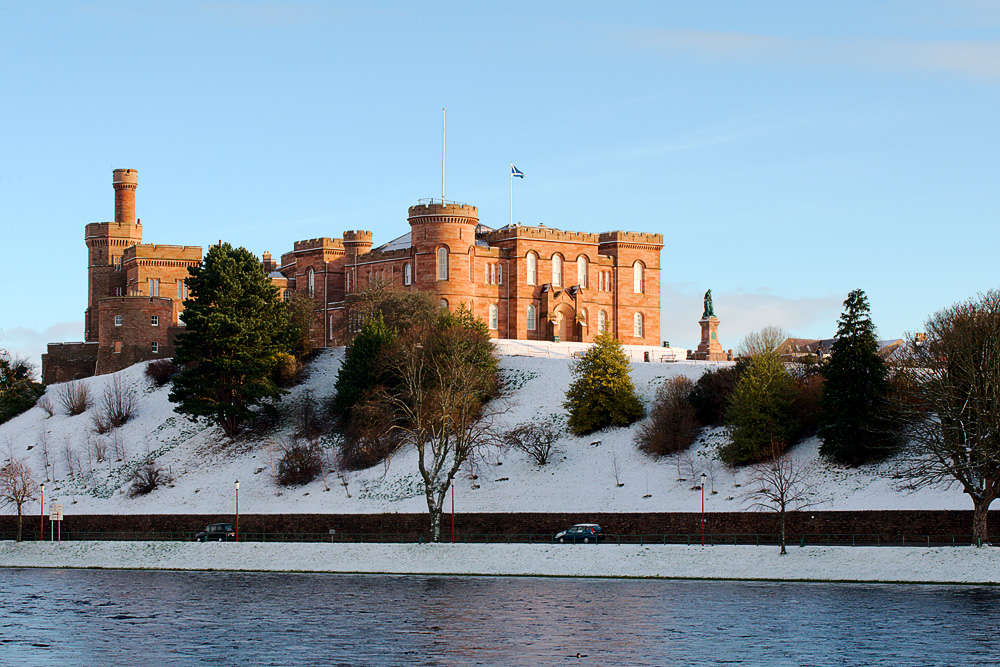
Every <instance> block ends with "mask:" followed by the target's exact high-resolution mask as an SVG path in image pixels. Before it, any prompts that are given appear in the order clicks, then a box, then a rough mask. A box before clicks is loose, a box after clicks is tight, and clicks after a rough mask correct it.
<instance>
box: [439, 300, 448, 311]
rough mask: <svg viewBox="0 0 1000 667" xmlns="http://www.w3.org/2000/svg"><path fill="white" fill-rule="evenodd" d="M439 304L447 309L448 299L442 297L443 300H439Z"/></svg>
mask: <svg viewBox="0 0 1000 667" xmlns="http://www.w3.org/2000/svg"><path fill="white" fill-rule="evenodd" d="M438 305H439V306H441V307H442V308H444V309H445V310H447V309H448V299H441V301H439V302H438Z"/></svg>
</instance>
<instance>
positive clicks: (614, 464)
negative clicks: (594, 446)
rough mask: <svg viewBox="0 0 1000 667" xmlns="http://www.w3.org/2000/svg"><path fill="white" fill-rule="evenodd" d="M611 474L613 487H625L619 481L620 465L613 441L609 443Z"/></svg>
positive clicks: (623, 483)
mask: <svg viewBox="0 0 1000 667" xmlns="http://www.w3.org/2000/svg"><path fill="white" fill-rule="evenodd" d="M611 472H612V473H614V476H615V486H617V487H619V488H621V487H623V486H625V482H623V481H622V480H621V473H622V470H621V463H620V462H619V460H618V448H617V447H615V443H614V440H612V441H611Z"/></svg>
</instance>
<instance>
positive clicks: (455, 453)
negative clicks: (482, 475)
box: [379, 308, 502, 541]
mask: <svg viewBox="0 0 1000 667" xmlns="http://www.w3.org/2000/svg"><path fill="white" fill-rule="evenodd" d="M496 363H497V361H496V356H495V351H494V348H493V344H492V342H491V341H490V338H489V333H488V331H487V330H486V327H485V325H484V324H483V323H482V322H481V321H480V320H477V319H476V318H475V317H474V316H473V315H472V314H471V313H470V312H469V311H468V310H466V309H465V308H460V309H459V310H458V312H457V313H454V314H452V313H445V314H442V315H441V316H440V317H439V318H438V321H437V322H436V323H433V324H431V325H429V326H419V325H418V326H414V327H411V328H410V329H409V330H404V331H403V333H401V335H400V337H399V339H398V340H397V344H396V345H395V346H394V349H393V351H392V353H391V356H390V361H389V364H390V368H391V370H392V372H393V374H394V375H395V377H396V378H397V380H398V385H397V386H396V387H395V388H394V389H392V390H388V389H385V388H383V389H381V390H380V391H379V395H380V396H381V397H382V400H383V401H385V402H386V403H387V404H388V405H390V406H391V407H392V408H393V410H394V411H395V413H396V415H397V421H396V425H395V426H394V427H393V428H395V429H397V430H399V431H400V432H401V433H403V434H404V436H405V439H406V441H407V442H409V443H411V444H413V445H414V447H415V448H416V450H417V465H418V467H419V471H420V475H421V477H422V479H423V483H424V494H425V496H426V499H427V509H428V512H429V514H430V520H431V534H432V539H434V541H438V540H439V539H440V536H441V511H442V510H441V508H442V505H443V504H444V500H445V497H446V495H447V493H448V489H449V488H450V487H451V484H452V481H453V480H454V478H455V475H456V474H457V473H458V471H459V470H460V469H461V467H462V464H464V463H465V462H466V461H467V460H468V459H469V457H470V456H472V455H473V454H474V453H476V452H478V451H479V450H482V449H485V448H488V447H491V446H498V445H499V442H497V441H498V438H497V436H496V435H495V432H494V429H493V423H494V420H495V418H496V417H497V415H498V414H500V412H502V407H501V406H500V404H499V399H494V400H488V399H489V397H490V396H492V395H494V394H495V393H496V391H497V389H498V383H497V372H496Z"/></svg>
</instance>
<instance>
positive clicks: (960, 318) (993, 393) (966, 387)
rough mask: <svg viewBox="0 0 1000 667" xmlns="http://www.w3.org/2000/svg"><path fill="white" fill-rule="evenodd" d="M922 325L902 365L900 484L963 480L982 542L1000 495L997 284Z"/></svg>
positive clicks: (911, 485) (914, 485) (941, 484)
mask: <svg viewBox="0 0 1000 667" xmlns="http://www.w3.org/2000/svg"><path fill="white" fill-rule="evenodd" d="M926 333H927V338H926V340H925V341H921V342H920V343H917V342H916V341H914V342H913V343H911V345H910V347H909V358H908V360H907V361H908V363H907V364H905V366H904V367H902V368H901V369H899V372H900V373H901V374H902V375H903V378H902V381H901V382H899V383H898V386H900V387H902V389H901V396H900V401H899V404H900V405H899V408H900V410H901V411H902V412H903V421H904V423H907V424H909V427H908V432H907V435H908V436H909V444H908V445H907V446H906V447H905V448H904V453H903V455H902V456H901V457H900V461H901V465H900V469H899V472H900V474H901V476H902V477H903V478H904V479H906V480H907V481H906V483H905V484H904V485H903V486H904V487H906V488H911V489H915V488H920V487H925V486H939V487H950V486H954V485H958V486H960V487H961V489H962V491H964V492H965V493H966V494H967V495H968V496H969V497H970V498H971V499H972V505H973V520H972V529H973V534H974V536H975V537H976V538H977V540H979V541H980V543H981V542H986V541H988V539H989V533H988V527H987V521H986V518H987V515H988V511H989V507H990V504H991V503H992V502H993V501H994V500H995V499H996V498H997V496H998V495H1000V291H997V290H991V291H989V292H987V293H985V294H981V295H979V296H978V297H976V298H973V299H970V300H969V301H966V302H964V303H960V304H957V305H954V306H952V307H950V308H947V309H945V310H942V311H940V312H938V313H937V314H935V315H933V316H932V317H931V318H930V319H929V320H928V321H927V323H926Z"/></svg>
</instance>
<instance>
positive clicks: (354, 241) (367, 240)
mask: <svg viewBox="0 0 1000 667" xmlns="http://www.w3.org/2000/svg"><path fill="white" fill-rule="evenodd" d="M371 248H372V233H371V232H366V231H364V230H362V229H358V230H352V231H347V232H344V252H345V254H347V255H348V256H349V257H354V256H355V255H364V254H366V253H367V252H368V251H369V250H371Z"/></svg>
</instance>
